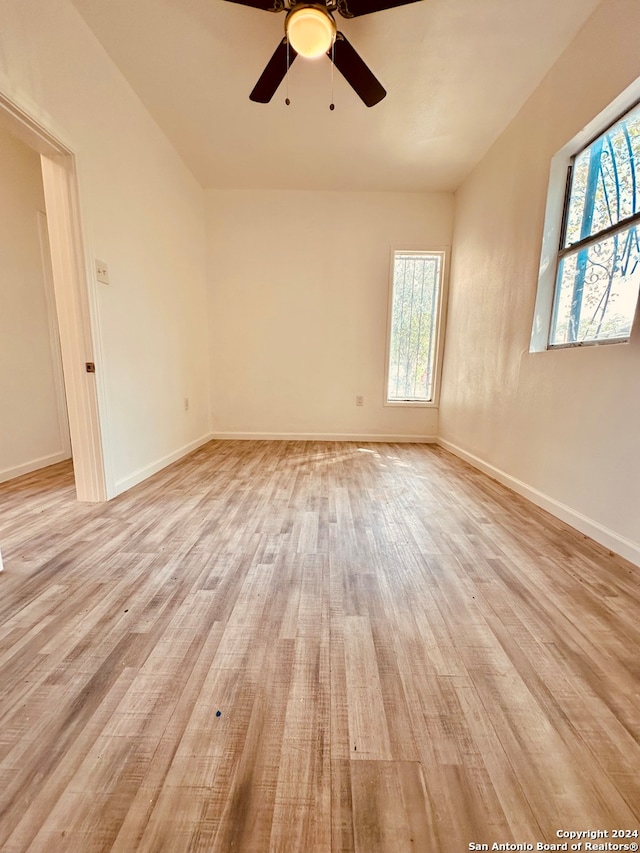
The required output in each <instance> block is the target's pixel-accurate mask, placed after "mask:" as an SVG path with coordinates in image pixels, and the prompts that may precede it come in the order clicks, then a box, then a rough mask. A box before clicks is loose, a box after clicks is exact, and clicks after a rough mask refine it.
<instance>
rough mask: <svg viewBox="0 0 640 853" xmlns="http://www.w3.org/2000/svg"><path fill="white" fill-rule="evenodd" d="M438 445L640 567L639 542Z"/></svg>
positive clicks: (449, 447) (450, 447)
mask: <svg viewBox="0 0 640 853" xmlns="http://www.w3.org/2000/svg"><path fill="white" fill-rule="evenodd" d="M437 443H438V444H439V445H440V446H441V447H444V449H445V450H448V451H450V452H451V453H453V454H455V455H456V456H459V457H460V458H461V459H464V461H465V462H468V463H469V464H470V465H473V467H474V468H478V469H479V470H480V471H483V472H484V473H485V474H488V475H489V476H490V477H492V478H493V479H494V480H497V481H498V482H499V483H502V485H503V486H506V487H507V488H509V489H511V490H512V491H514V492H517V493H518V494H519V495H522V497H524V498H527V500H530V501H531V503H534V504H536V506H539V507H541V508H542V509H544V510H546V511H547V512H549V513H551V515H554V516H555V517H556V518H559V519H560V520H561V521H564V522H565V523H566V524H569V525H570V526H571V527H575V529H576V530H579V531H580V533H584V534H585V536H588V537H589V538H590V539H593V540H594V541H595V542H599V543H600V545H604V547H605V548H608V549H609V550H610V551H613V552H614V553H615V554H619V555H620V556H621V557H624V558H625V559H626V560H629V561H630V562H631V563H634V564H635V565H636V566H640V544H639V543H637V542H632V541H631V540H630V539H627V538H625V537H624V536H622V535H621V534H619V533H616V531H615V530H611V529H610V528H608V527H605V526H604V525H602V524H600V523H599V522H597V521H594V520H593V519H592V518H588V517H587V516H586V515H582V513H580V512H578V511H577V510H575V509H572V508H571V507H570V506H567V505H566V504H563V503H561V502H560V501H557V500H555V498H552V497H550V496H549V495H546V494H545V493H544V492H540V491H538V489H534V488H533V486H529V485H527V483H524V482H522V480H518V479H516V477H512V476H511V475H510V474H507V473H506V471H503V470H502V469H500V468H496V467H495V466H494V465H491V464H489V463H488V462H485V461H484V460H483V459H480V457H479V456H474V454H473V453H469V452H467V451H466V450H463V448H462V447H458V445H456V444H453V443H452V442H450V441H446V440H445V439H444V438H439V439H438V442H437Z"/></svg>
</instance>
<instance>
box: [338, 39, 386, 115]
mask: <svg viewBox="0 0 640 853" xmlns="http://www.w3.org/2000/svg"><path fill="white" fill-rule="evenodd" d="M327 56H328V57H329V58H330V59H333V64H334V65H335V66H336V68H337V69H338V71H339V72H340V73H341V74H342V76H343V77H344V79H345V80H346V81H347V83H348V84H349V85H350V86H351V88H352V89H353V90H354V91H355V92H356V94H357V95H359V96H360V97H361V98H362V100H363V101H364V102H365V104H366V105H367V106H368V107H373V106H374V105H375V104H377V103H378V102H379V101H381V100H382V99H383V98H384V96H385V95H386V94H387V93H386V91H385V89H384V88H383V87H382V86H381V84H380V83H379V81H378V80H377V79H376V78H375V77H374V76H373V73H372V72H371V71H370V70H369V68H368V66H367V65H366V64H365V62H364V61H363V60H362V59H361V58H360V56H359V55H358V54H357V53H356V51H355V50H354V48H353V47H352V46H351V45H350V44H349V42H348V41H347V40H346V38H345V37H344V36H343V35H342V33H336V40H335V42H334V43H333V49H332V50H329V51H328V53H327Z"/></svg>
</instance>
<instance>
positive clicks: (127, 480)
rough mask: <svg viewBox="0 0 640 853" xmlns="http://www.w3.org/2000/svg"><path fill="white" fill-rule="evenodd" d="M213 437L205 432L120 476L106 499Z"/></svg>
mask: <svg viewBox="0 0 640 853" xmlns="http://www.w3.org/2000/svg"><path fill="white" fill-rule="evenodd" d="M213 437H214V436H213V435H212V434H211V433H207V435H203V436H201V438H197V439H196V440H195V441H191V442H190V443H189V444H185V445H184V446H183V447H181V448H179V449H178V450H175V451H174V452H173V453H169V454H168V455H167V456H163V458H162V459H157V460H156V461H155V462H152V463H151V464H150V465H146V466H145V467H144V468H138V470H137V471H134V472H133V473H132V474H129V475H128V476H126V477H122V478H121V479H120V480H116V481H115V483H114V487H113V493H111V492H110V494H109V495H108V499H111V498H115V496H116V495H120V494H122V492H126V491H127V489H131V488H132V487H133V486H137V485H138V483H142V481H143V480H146V479H147V478H148V477H151V476H152V475H153V474H157V473H158V471H162V469H163V468H166V467H167V465H171V463H172V462H177V461H178V459H182V457H183V456H186V455H187V454H188V453H192V452H193V451H194V450H197V449H198V448H199V447H202V445H203V444H206V443H207V442H208V441H211V439H212V438H213Z"/></svg>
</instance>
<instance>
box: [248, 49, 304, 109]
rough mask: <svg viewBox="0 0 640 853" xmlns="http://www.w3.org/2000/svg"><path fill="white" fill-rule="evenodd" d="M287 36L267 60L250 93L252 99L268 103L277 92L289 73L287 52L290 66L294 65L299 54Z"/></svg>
mask: <svg viewBox="0 0 640 853" xmlns="http://www.w3.org/2000/svg"><path fill="white" fill-rule="evenodd" d="M288 48H289V49H288V51H287V38H286V36H285V37H284V38H283V39H282V41H281V42H280V44H279V45H278V47H277V48H276V49H275V53H274V54H273V56H272V57H271V59H270V60H269V61H268V62H267V67H266V68H265V69H264V71H263V72H262V74H261V75H260V79H259V80H258V82H257V83H256V85H255V86H254V87H253V92H252V93H251V94H250V95H249V97H250V98H251V100H252V101H257V102H258V103H259V104H268V103H269V101H270V100H271V98H273V96H274V95H275V93H276V90H277V88H278V86H279V85H280V83H282V81H283V80H284V77H285V74H286V73H287V53H288V54H289V68H291V66H292V65H293V60H294V59H295V58H296V56H297V55H298V54H297V53H296V52H295V50H294V49H293V48H292V47H291V45H288Z"/></svg>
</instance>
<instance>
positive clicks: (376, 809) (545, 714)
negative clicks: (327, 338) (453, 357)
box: [0, 441, 640, 853]
mask: <svg viewBox="0 0 640 853" xmlns="http://www.w3.org/2000/svg"><path fill="white" fill-rule="evenodd" d="M0 547H1V548H2V553H3V558H4V564H5V572H4V573H3V574H0V850H2V853H24V851H29V853H45V851H46V853H57V851H64V853H67V851H72V853H76V851H77V852H78V853H100V852H101V851H105V853H106V851H113V853H128V851H140V853H161V851H163V853H186V851H190V853H191V851H193V853H229V851H238V852H239V853H271V851H273V853H276V852H277V853H408V851H418V853H422V851H424V853H458V851H460V853H461V851H467V850H469V849H482V848H481V847H480V846H478V847H475V848H473V847H471V846H470V845H472V844H477V845H481V844H486V845H488V848H486V849H491V845H492V844H494V843H498V844H506V843H508V842H511V843H516V844H533V845H534V847H533V849H535V845H536V844H537V843H538V842H544V843H547V844H553V843H556V844H559V843H561V842H562V841H563V840H564V839H559V838H558V837H557V835H556V833H557V831H558V830H567V831H584V830H607V831H608V832H609V840H614V839H612V836H611V832H612V830H614V829H629V830H632V831H633V830H637V829H638V828H639V824H640V819H639V811H640V774H639V771H640V746H639V736H640V688H639V683H640V678H639V676H640V656H639V654H638V652H639V649H640V620H639V618H638V614H639V603H640V569H638V568H636V567H634V566H632V565H631V564H629V563H627V562H625V561H624V560H622V559H621V558H617V557H614V556H613V555H611V554H609V553H608V552H607V551H605V550H604V549H602V548H600V547H599V546H597V545H595V544H594V543H593V542H591V541H590V540H588V539H586V538H585V537H583V536H581V535H580V534H578V533H576V532H575V531H572V530H571V529H570V528H568V527H566V526H565V525H564V524H562V523H561V522H559V521H557V520H556V519H554V518H552V517H551V516H549V515H547V514H546V513H544V512H542V511H540V510H538V509H536V508H535V507H533V506H531V505H530V504H528V503H527V502H526V501H524V500H523V499H521V498H519V497H518V496H516V495H514V494H512V493H510V492H508V491H507V490H506V489H504V488H502V487H501V486H500V485H498V484H497V483H495V482H493V481H492V480H490V479H488V478H487V477H485V476H484V475H483V474H481V473H479V472H477V471H475V470H473V469H472V468H470V467H468V466H467V465H465V464H464V463H462V462H460V461H459V460H457V459H456V458H455V457H452V456H451V455H450V454H448V453H447V452H445V451H444V450H442V449H439V448H436V447H430V446H419V445H392V444H355V443H321V442H298V443H295V442H273V443H268V442H233V441H231V442H211V443H210V444H208V445H206V446H205V447H203V448H201V449H200V450H198V451H197V452H196V453H194V454H192V455H191V456H189V457H188V458H187V459H185V460H182V461H181V462H179V463H176V464H175V465H172V466H171V467H170V468H168V469H166V470H164V471H163V472H161V473H160V474H158V475H157V476H155V477H154V478H153V479H151V480H150V481H147V482H146V483H144V484H142V485H140V486H138V487H137V488H135V489H132V490H131V491H129V492H127V493H126V494H124V495H121V496H120V497H118V498H116V499H114V500H113V501H111V502H109V503H108V504H103V505H89V504H81V503H78V502H76V501H75V495H74V490H73V479H72V472H71V469H70V467H69V465H68V464H66V463H63V464H61V465H57V466H53V467H52V468H48V469H46V470H44V471H42V472H38V473H36V474H32V475H27V476H25V477H22V478H20V479H17V480H14V481H12V482H9V483H5V484H3V485H1V486H0ZM632 840H633V839H632ZM637 840H638V839H637V838H636V839H635V841H636V842H637ZM551 849H553V848H551ZM560 849H562V848H560ZM569 849H570V847H569ZM583 849H585V848H584V847H583Z"/></svg>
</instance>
